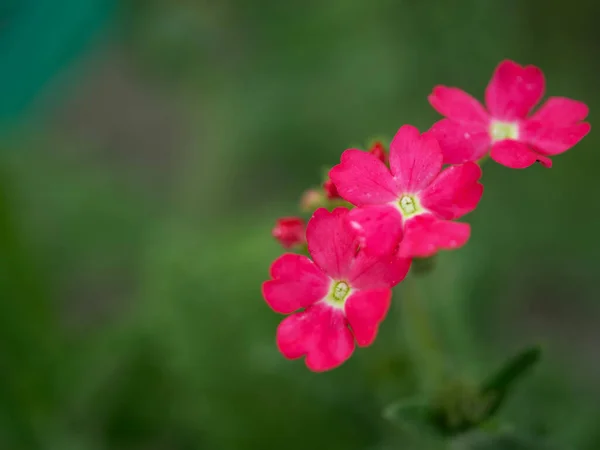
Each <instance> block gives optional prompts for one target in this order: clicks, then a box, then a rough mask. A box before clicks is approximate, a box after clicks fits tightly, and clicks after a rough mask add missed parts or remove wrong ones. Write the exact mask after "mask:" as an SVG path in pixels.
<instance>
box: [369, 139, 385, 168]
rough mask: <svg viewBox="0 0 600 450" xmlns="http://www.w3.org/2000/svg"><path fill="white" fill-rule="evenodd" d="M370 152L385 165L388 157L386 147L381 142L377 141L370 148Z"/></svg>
mask: <svg viewBox="0 0 600 450" xmlns="http://www.w3.org/2000/svg"><path fill="white" fill-rule="evenodd" d="M368 152H369V153H370V154H371V155H373V156H375V157H377V158H378V159H379V160H380V161H381V162H382V163H385V161H386V158H387V156H386V153H385V147H384V146H383V144H382V143H381V142H379V141H375V142H374V143H373V145H371V147H370V148H369V150H368Z"/></svg>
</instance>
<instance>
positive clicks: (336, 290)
mask: <svg viewBox="0 0 600 450" xmlns="http://www.w3.org/2000/svg"><path fill="white" fill-rule="evenodd" d="M349 294H350V286H349V285H348V283H346V282H345V281H336V282H334V283H333V286H332V287H331V291H330V292H329V295H328V296H327V298H326V301H327V303H329V304H330V305H332V306H335V307H336V308H341V307H343V306H344V302H345V301H346V298H347V297H348V295H349Z"/></svg>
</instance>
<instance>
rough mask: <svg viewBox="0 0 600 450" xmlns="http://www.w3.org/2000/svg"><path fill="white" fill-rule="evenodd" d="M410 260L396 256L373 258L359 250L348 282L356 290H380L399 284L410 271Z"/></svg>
mask: <svg viewBox="0 0 600 450" xmlns="http://www.w3.org/2000/svg"><path fill="white" fill-rule="evenodd" d="M410 263H411V260H410V259H407V258H399V257H398V255H397V254H395V253H394V254H391V255H387V256H374V255H372V254H369V253H368V252H365V251H363V250H360V251H359V252H358V254H357V255H356V258H355V259H354V264H353V265H352V272H351V273H350V276H349V277H348V281H350V284H351V285H352V287H353V288H357V289H380V288H387V287H393V286H395V285H396V284H398V283H400V282H401V281H402V280H403V279H404V278H405V277H406V274H407V273H408V270H409V269H410Z"/></svg>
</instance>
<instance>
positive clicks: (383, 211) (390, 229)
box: [348, 205, 402, 256]
mask: <svg viewBox="0 0 600 450" xmlns="http://www.w3.org/2000/svg"><path fill="white" fill-rule="evenodd" d="M348 218H349V219H350V224H351V226H352V227H353V228H354V230H355V231H356V233H357V235H358V237H359V239H360V245H361V247H363V248H364V250H365V251H366V252H368V253H369V254H371V255H375V256H382V255H386V254H391V253H392V251H393V249H394V247H396V246H397V245H398V242H400V240H401V239H402V215H401V214H400V212H399V211H398V209H397V208H395V207H394V206H391V205H381V206H364V207H361V208H354V209H353V210H352V211H350V214H348Z"/></svg>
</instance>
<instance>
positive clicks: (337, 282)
mask: <svg viewBox="0 0 600 450" xmlns="http://www.w3.org/2000/svg"><path fill="white" fill-rule="evenodd" d="M347 214H348V210H347V209H346V208H336V209H334V210H333V212H329V211H327V210H326V209H324V208H319V209H317V210H316V211H315V213H314V215H313V217H312V219H311V220H310V221H309V222H308V227H307V230H306V237H307V239H308V251H309V253H310V255H311V256H312V258H313V261H314V262H313V261H311V260H310V259H309V258H307V257H306V256H302V255H295V254H285V255H282V256H281V257H279V258H278V259H277V260H275V262H273V265H272V266H271V278H272V279H271V280H269V281H266V282H265V283H264V284H263V287H262V293H263V296H264V298H265V300H266V302H267V303H268V305H269V306H270V307H271V308H272V309H273V310H274V311H276V312H278V313H282V314H291V315H290V316H288V317H287V318H285V319H284V320H283V321H282V322H281V324H280V325H279V327H278V329H277V346H278V347H279V350H280V351H281V353H282V354H283V355H284V356H285V357H286V358H289V359H295V358H300V357H302V356H306V365H307V366H308V368H309V369H311V370H314V371H324V370H329V369H333V368H334V367H337V366H339V365H340V364H342V363H343V362H344V361H345V360H347V359H348V358H349V357H350V355H351V354H352V352H353V351H354V341H355V340H356V342H357V343H358V345H359V346H368V345H370V344H371V343H372V342H373V341H374V339H375V336H376V334H377V329H378V326H379V323H380V322H381V321H382V320H383V319H384V317H385V315H386V313H387V310H388V307H389V305H390V299H391V289H390V287H391V286H393V285H395V284H397V283H399V282H400V281H401V280H402V279H403V278H404V277H405V276H406V273H407V272H408V269H409V267H410V260H407V259H400V258H397V257H391V256H388V257H386V258H383V259H378V258H374V257H372V256H368V255H367V254H365V253H364V252H362V251H358V242H357V240H356V237H355V235H354V233H353V230H352V229H351V228H350V227H349V226H348V222H347V217H346V216H347Z"/></svg>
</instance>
